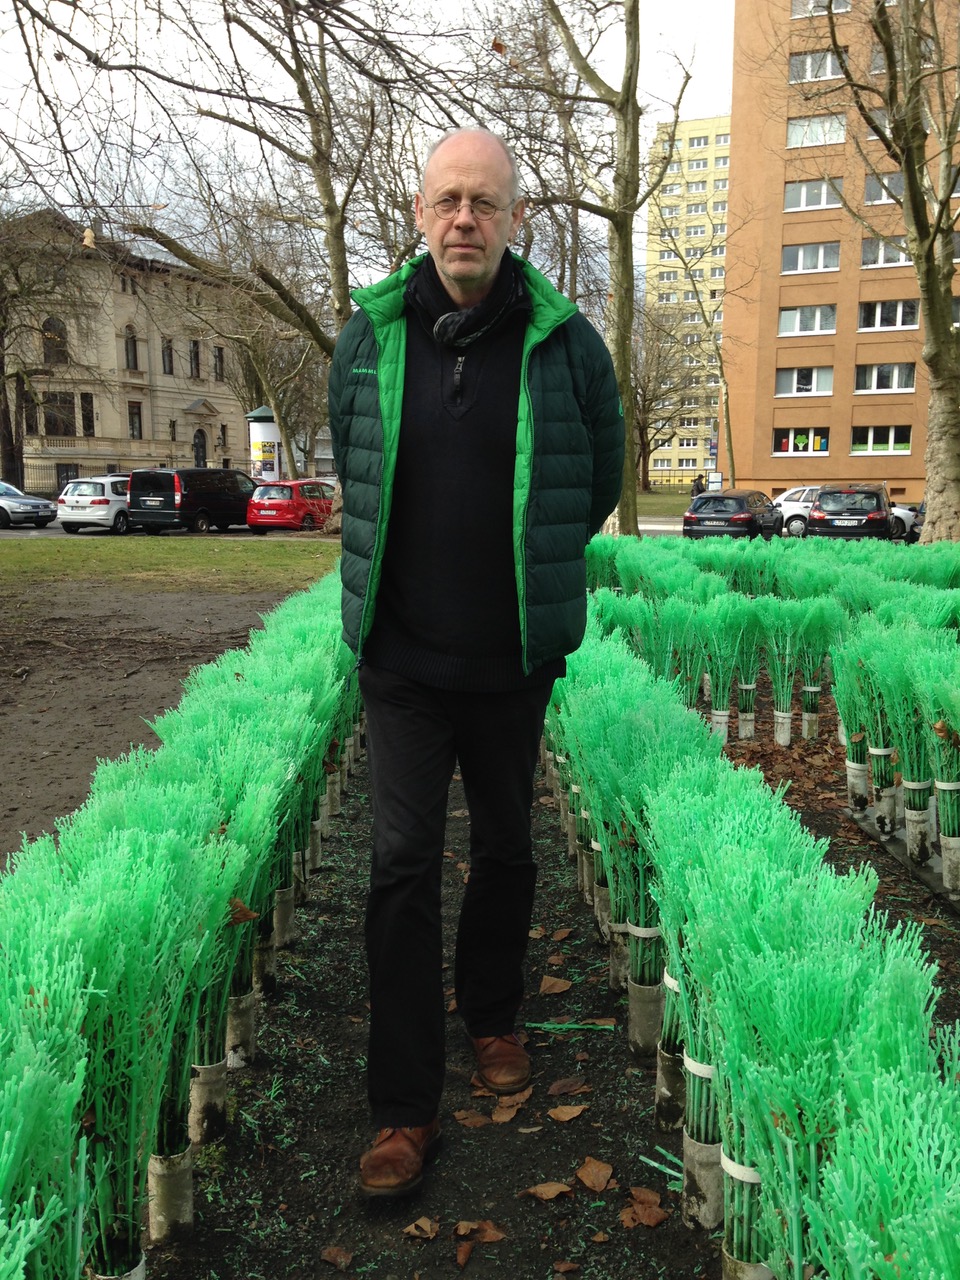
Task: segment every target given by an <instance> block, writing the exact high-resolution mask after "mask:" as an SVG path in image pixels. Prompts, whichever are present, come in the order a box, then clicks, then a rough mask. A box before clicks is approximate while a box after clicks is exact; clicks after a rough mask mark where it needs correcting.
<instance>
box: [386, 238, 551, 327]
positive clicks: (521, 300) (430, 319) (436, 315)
mask: <svg viewBox="0 0 960 1280" xmlns="http://www.w3.org/2000/svg"><path fill="white" fill-rule="evenodd" d="M405 296H406V299H407V302H408V303H409V304H410V305H411V306H412V307H413V308H414V310H415V311H416V312H417V315H418V316H419V317H420V320H421V322H422V324H423V326H424V328H425V329H427V331H428V332H430V333H432V334H433V336H434V338H435V339H436V340H437V342H439V343H441V344H442V345H443V346H445V347H456V348H462V347H469V346H470V344H471V343H472V342H476V340H477V339H478V338H480V337H482V336H483V334H485V333H486V332H487V331H488V330H489V329H492V328H493V326H494V325H495V324H497V323H499V321H500V320H501V319H502V318H503V317H504V316H505V315H506V314H507V312H509V311H512V310H513V309H514V308H515V307H517V306H520V305H522V304H525V305H526V306H527V307H528V308H529V305H530V301H529V298H528V296H527V289H526V285H525V284H524V282H523V275H522V273H521V271H520V267H519V265H518V264H517V263H516V262H515V261H514V259H513V256H512V254H511V253H510V251H509V250H508V249H505V250H504V252H503V258H502V259H501V260H500V270H499V271H498V272H497V278H496V280H494V282H493V288H492V289H491V290H490V292H489V293H488V294H487V296H486V297H485V298H484V299H483V300H482V301H481V302H478V303H477V305H476V306H475V307H465V308H464V309H463V310H462V311H460V310H457V311H451V310H450V303H451V298H450V295H449V293H447V291H446V289H445V288H444V287H443V282H442V280H441V279H440V274H439V272H438V271H437V266H436V263H435V262H434V260H433V258H431V257H430V255H429V254H428V255H427V256H426V258H424V260H423V262H422V263H421V264H420V268H419V270H418V271H417V272H416V273H415V274H414V276H413V278H412V279H411V281H410V283H409V284H408V285H407V288H406V295H405Z"/></svg>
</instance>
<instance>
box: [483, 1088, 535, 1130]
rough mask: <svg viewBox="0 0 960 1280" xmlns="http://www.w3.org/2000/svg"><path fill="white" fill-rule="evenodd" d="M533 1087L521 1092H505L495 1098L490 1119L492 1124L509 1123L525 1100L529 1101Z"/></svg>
mask: <svg viewBox="0 0 960 1280" xmlns="http://www.w3.org/2000/svg"><path fill="white" fill-rule="evenodd" d="M532 1094H533V1087H532V1086H531V1087H530V1088H529V1089H524V1090H523V1092H522V1093H511V1094H505V1095H503V1096H502V1097H500V1098H499V1099H498V1100H497V1105H496V1107H494V1109H493V1115H492V1116H491V1117H490V1119H491V1120H492V1121H493V1123H494V1124H509V1122H510V1121H511V1120H512V1119H513V1117H514V1116H515V1115H516V1114H517V1112H518V1111H519V1110H520V1108H521V1107H522V1106H523V1104H524V1103H525V1102H529V1100H530V1098H531V1096H532Z"/></svg>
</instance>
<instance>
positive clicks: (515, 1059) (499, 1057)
mask: <svg viewBox="0 0 960 1280" xmlns="http://www.w3.org/2000/svg"><path fill="white" fill-rule="evenodd" d="M470 1043H471V1044H472V1045H473V1052H474V1053H475V1054H476V1057H477V1075H478V1076H479V1077H480V1081H481V1083H482V1084H484V1085H486V1087H487V1088H488V1089H492V1090H493V1091H494V1093H519V1092H520V1090H521V1089H525V1088H526V1087H527V1085H528V1084H529V1083H530V1058H529V1055H528V1054H527V1051H526V1049H524V1047H523V1045H522V1044H521V1043H520V1041H519V1040H518V1039H517V1037H516V1036H515V1035H514V1034H513V1033H512V1032H511V1034H510V1035H508V1036H481V1037H480V1038H479V1039H477V1038H476V1037H474V1036H471V1037H470Z"/></svg>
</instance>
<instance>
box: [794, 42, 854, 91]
mask: <svg viewBox="0 0 960 1280" xmlns="http://www.w3.org/2000/svg"><path fill="white" fill-rule="evenodd" d="M842 75H843V67H842V66H841V65H840V59H839V58H838V57H837V55H836V53H834V51H833V50H832V49H821V50H818V51H817V52H816V53H791V55H790V83H791V84H803V83H804V82H805V81H808V80H837V79H839V78H840V76H842Z"/></svg>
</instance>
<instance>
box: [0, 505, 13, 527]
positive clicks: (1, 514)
mask: <svg viewBox="0 0 960 1280" xmlns="http://www.w3.org/2000/svg"><path fill="white" fill-rule="evenodd" d="M11 523H12V522H11V520H10V512H9V511H5V510H4V509H3V507H0V529H9V528H10V525H11Z"/></svg>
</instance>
